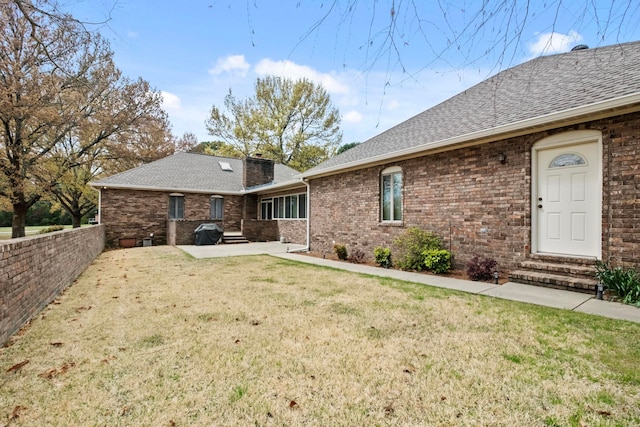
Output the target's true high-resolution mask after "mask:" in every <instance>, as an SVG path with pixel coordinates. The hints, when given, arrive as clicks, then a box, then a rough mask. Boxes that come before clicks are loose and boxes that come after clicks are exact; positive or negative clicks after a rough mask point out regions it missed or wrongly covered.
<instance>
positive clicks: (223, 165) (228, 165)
mask: <svg viewBox="0 0 640 427" xmlns="http://www.w3.org/2000/svg"><path fill="white" fill-rule="evenodd" d="M218 163H219V164H220V169H222V170H223V171H228V172H233V169H232V168H231V163H229V162H223V161H219V162H218Z"/></svg>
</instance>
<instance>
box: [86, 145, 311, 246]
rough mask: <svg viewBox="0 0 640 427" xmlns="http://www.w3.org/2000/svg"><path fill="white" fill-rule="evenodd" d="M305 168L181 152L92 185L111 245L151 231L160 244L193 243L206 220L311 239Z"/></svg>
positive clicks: (228, 231)
mask: <svg viewBox="0 0 640 427" xmlns="http://www.w3.org/2000/svg"><path fill="white" fill-rule="evenodd" d="M298 174H299V172H297V171H296V170H294V169H291V168H289V167H287V166H284V165H280V164H274V162H273V161H272V160H268V159H263V158H259V157H249V158H246V159H243V160H240V159H232V158H227V157H218V156H207V155H203V154H191V153H177V154H174V155H172V156H169V157H166V158H164V159H161V160H158V161H155V162H152V163H149V164H145V165H142V166H140V167H137V168H134V169H131V170H128V171H125V172H122V173H119V174H116V175H113V176H110V177H108V178H105V179H103V180H100V181H97V182H94V183H91V185H92V186H93V187H95V188H97V189H98V190H99V192H100V201H99V220H100V223H102V224H105V226H106V245H107V246H109V247H117V246H141V245H142V244H143V239H145V238H147V237H150V236H151V235H153V244H154V245H157V244H160V245H162V244H173V245H185V244H193V243H194V230H195V229H196V228H197V227H198V226H199V225H200V224H203V223H216V224H218V225H220V226H221V227H222V228H223V230H224V231H225V235H226V236H227V237H228V238H229V236H230V235H234V237H235V238H238V235H240V236H242V237H245V238H247V239H249V240H253V241H262V240H278V239H279V238H280V237H281V236H284V237H285V238H286V239H287V240H288V241H304V239H305V236H306V227H307V226H306V223H307V221H306V208H307V203H306V186H305V184H304V183H302V182H301V181H300V180H299V179H297V178H296V176H297V175H298ZM267 188H268V189H269V190H268V191H270V192H271V193H270V196H269V197H266V196H265V191H266V189H267ZM267 194H269V193H267ZM259 198H260V202H259V201H258V200H259ZM268 201H270V204H268ZM285 204H286V206H285ZM274 206H275V208H274ZM267 209H269V211H267ZM259 218H260V219H259Z"/></svg>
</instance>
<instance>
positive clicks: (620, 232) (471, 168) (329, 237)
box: [310, 113, 640, 270]
mask: <svg viewBox="0 0 640 427" xmlns="http://www.w3.org/2000/svg"><path fill="white" fill-rule="evenodd" d="M580 129H597V130H601V131H602V132H603V156H604V158H603V183H604V184H603V218H602V223H603V227H602V228H603V230H604V231H603V245H602V246H603V258H604V259H605V260H607V261H611V262H613V263H624V264H625V265H636V266H638V265H640V261H639V260H640V252H639V250H640V249H639V244H640V225H638V224H640V222H639V221H638V219H640V202H639V200H640V181H639V179H640V178H639V176H640V160H639V159H640V113H634V114H629V115H625V116H621V117H617V118H614V119H607V120H598V121H594V122H591V123H587V124H582V125H576V126H571V127H567V128H562V129H556V130H554V131H550V132H539V133H536V134H532V135H526V136H522V137H517V138H512V139H507V140H502V141H496V142H492V143H487V144H483V145H480V146H475V147H466V148H460V149H456V150H452V151H448V152H442V153H436V154H433V155H429V156H424V157H419V158H415V159H410V160H405V161H401V162H391V163H388V164H385V165H381V166H376V167H371V168H366V169H362V170H357V171H351V172H346V173H343V174H340V175H333V176H329V177H323V178H318V179H313V180H312V181H311V197H310V202H311V207H310V211H311V249H312V250H314V251H320V252H326V253H330V252H331V251H332V247H333V243H334V242H335V243H341V244H345V245H347V248H348V249H349V250H352V249H354V248H359V249H361V250H362V251H364V252H365V254H367V256H368V257H369V258H370V259H371V258H372V254H373V249H374V248H375V247H376V246H391V245H392V242H393V240H394V238H395V237H397V236H398V235H399V234H401V233H403V232H404V231H405V230H406V229H407V228H408V227H410V226H418V227H421V228H423V229H426V230H431V231H434V232H436V233H437V234H439V235H440V236H441V237H442V238H443V240H444V242H445V246H446V247H447V248H448V249H450V250H451V252H452V253H453V255H454V257H455V263H456V265H457V266H458V267H460V266H463V265H464V263H465V262H466V261H467V260H468V259H469V258H470V257H472V256H473V255H474V254H476V253H479V254H482V255H484V256H490V257H493V258H495V259H496V260H497V261H498V263H499V265H500V268H501V270H510V269H513V268H514V267H515V266H516V264H517V263H518V262H520V261H522V260H524V258H525V257H526V255H527V254H529V253H530V251H531V194H530V193H531V147H532V145H533V144H534V143H535V142H536V141H538V140H540V139H542V138H544V137H546V136H549V135H551V134H555V133H559V132H564V131H569V130H580ZM500 153H503V154H505V155H506V157H507V161H506V163H505V164H504V165H503V164H501V163H500V160H499V154H500ZM389 166H400V167H401V168H402V170H403V198H404V210H403V213H404V218H403V220H404V221H403V223H402V224H401V225H399V226H395V225H384V224H381V223H380V221H379V210H380V172H381V171H382V170H383V169H385V168H387V167H389ZM345 195H348V197H346V196H345Z"/></svg>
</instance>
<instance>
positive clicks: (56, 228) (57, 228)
mask: <svg viewBox="0 0 640 427" xmlns="http://www.w3.org/2000/svg"><path fill="white" fill-rule="evenodd" d="M60 230H64V225H52V226H51V227H47V228H43V229H42V230H40V233H39V234H46V233H53V232H54V231H60Z"/></svg>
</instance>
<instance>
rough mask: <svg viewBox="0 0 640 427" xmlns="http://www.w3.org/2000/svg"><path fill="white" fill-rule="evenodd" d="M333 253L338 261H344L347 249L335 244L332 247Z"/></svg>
mask: <svg viewBox="0 0 640 427" xmlns="http://www.w3.org/2000/svg"><path fill="white" fill-rule="evenodd" d="M333 252H335V253H336V256H337V257H338V259H339V260H341V261H345V260H346V259H347V256H348V254H347V247H346V246H345V245H339V244H337V243H336V244H335V245H333Z"/></svg>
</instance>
